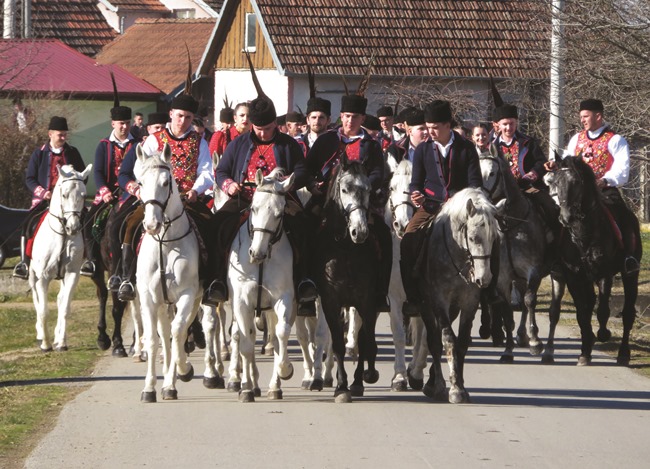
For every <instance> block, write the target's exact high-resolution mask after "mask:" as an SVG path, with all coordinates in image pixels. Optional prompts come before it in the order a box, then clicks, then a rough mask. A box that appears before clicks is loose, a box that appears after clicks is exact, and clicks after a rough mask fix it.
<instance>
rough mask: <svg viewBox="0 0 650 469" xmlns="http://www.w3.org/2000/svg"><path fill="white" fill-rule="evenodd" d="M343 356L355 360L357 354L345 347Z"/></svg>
mask: <svg viewBox="0 0 650 469" xmlns="http://www.w3.org/2000/svg"><path fill="white" fill-rule="evenodd" d="M345 356H346V357H350V358H357V352H356V350H354V349H353V348H352V347H345Z"/></svg>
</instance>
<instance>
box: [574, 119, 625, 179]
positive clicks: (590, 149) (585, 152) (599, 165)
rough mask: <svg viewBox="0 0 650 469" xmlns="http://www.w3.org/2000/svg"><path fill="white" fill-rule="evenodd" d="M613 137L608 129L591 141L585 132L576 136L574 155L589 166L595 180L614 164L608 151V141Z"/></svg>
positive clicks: (612, 133)
mask: <svg viewBox="0 0 650 469" xmlns="http://www.w3.org/2000/svg"><path fill="white" fill-rule="evenodd" d="M614 135H616V134H615V133H614V132H612V131H611V130H610V129H605V130H604V131H603V133H602V134H600V136H598V137H596V138H595V139H593V140H592V139H591V138H589V135H588V134H587V131H586V130H583V131H582V132H580V133H579V134H578V143H577V144H576V155H580V156H582V159H583V160H584V162H585V163H587V164H588V165H589V166H591V169H592V170H593V171H594V174H595V175H596V179H600V178H602V177H603V176H604V175H605V173H606V172H607V171H609V169H610V168H611V167H612V164H614V157H613V156H612V154H611V153H610V152H609V149H608V145H609V141H610V140H611V139H612V137H613V136H614Z"/></svg>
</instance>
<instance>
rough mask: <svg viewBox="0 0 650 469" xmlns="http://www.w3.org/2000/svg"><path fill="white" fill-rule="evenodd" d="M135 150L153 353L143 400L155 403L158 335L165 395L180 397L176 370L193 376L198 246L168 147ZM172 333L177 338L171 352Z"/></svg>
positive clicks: (141, 288)
mask: <svg viewBox="0 0 650 469" xmlns="http://www.w3.org/2000/svg"><path fill="white" fill-rule="evenodd" d="M136 154H137V158H138V161H137V164H136V176H137V178H138V181H139V182H140V184H141V188H140V198H141V200H142V203H143V205H144V220H143V222H142V223H143V226H144V230H145V236H144V238H143V240H142V244H141V247H140V253H139V255H138V265H137V275H136V278H137V282H136V285H137V291H138V296H139V298H140V305H141V309H142V321H143V326H144V337H145V346H146V347H147V352H148V353H147V375H146V377H145V386H144V389H143V391H142V396H141V400H142V401H143V402H156V389H155V387H156V351H157V349H158V341H159V337H158V336H159V335H160V337H162V344H163V373H164V380H163V387H162V397H163V399H177V398H178V392H177V390H176V378H177V372H178V378H180V379H181V381H189V380H191V379H192V377H193V376H194V369H193V368H192V364H191V363H189V362H188V361H187V355H186V353H185V349H184V343H185V339H186V338H187V329H188V327H189V325H190V324H191V322H192V319H193V316H194V311H195V308H194V306H195V301H196V300H197V299H198V298H200V294H201V288H200V285H199V271H198V266H199V245H198V241H197V238H196V235H195V234H194V233H193V230H192V227H191V225H190V221H189V218H188V217H189V215H187V213H186V212H185V209H184V207H183V203H182V201H181V198H180V194H179V192H178V187H177V185H176V181H175V179H174V177H173V175H172V169H171V166H170V164H169V162H170V158H171V150H170V148H169V146H167V145H165V146H164V148H163V151H162V154H161V155H160V156H158V155H152V156H147V155H145V154H144V152H143V151H142V148H141V147H140V146H138V147H137V148H136ZM138 165H139V167H138ZM172 306H173V307H172ZM173 309H175V310H176V315H175V316H174V315H173ZM208 314H209V312H208ZM169 337H171V339H172V340H171V353H170V343H169V342H170V341H169Z"/></svg>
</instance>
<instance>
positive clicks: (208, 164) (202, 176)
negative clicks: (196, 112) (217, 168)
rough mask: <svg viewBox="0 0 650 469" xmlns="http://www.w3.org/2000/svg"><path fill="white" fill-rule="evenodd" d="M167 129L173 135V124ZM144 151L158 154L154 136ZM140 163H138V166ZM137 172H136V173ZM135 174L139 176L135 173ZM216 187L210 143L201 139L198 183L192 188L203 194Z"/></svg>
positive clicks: (147, 139) (149, 137) (168, 124)
mask: <svg viewBox="0 0 650 469" xmlns="http://www.w3.org/2000/svg"><path fill="white" fill-rule="evenodd" d="M166 127H167V129H168V130H169V131H170V133H171V123H169V122H168V123H167V126H166ZM191 131H192V128H191V127H190V129H189V130H188V131H187V132H185V133H184V134H183V135H181V136H180V137H177V138H185V137H187V135H188V134H189V133H190V132H191ZM142 149H143V150H144V152H145V154H147V155H155V154H157V153H158V140H157V139H156V137H155V136H154V135H149V136H148V137H147V138H146V140H145V141H144V143H143V144H142ZM137 164H138V162H137V161H136V165H137ZM134 172H135V171H134ZM135 174H138V173H137V172H135ZM213 186H214V171H213V169H212V158H211V157H210V149H209V148H208V142H206V141H205V139H204V138H200V139H199V164H198V166H197V168H196V181H194V185H193V186H192V190H194V191H195V192H196V193H197V194H203V193H205V192H206V191H211V190H212V188H213Z"/></svg>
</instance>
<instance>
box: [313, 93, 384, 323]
mask: <svg viewBox="0 0 650 469" xmlns="http://www.w3.org/2000/svg"><path fill="white" fill-rule="evenodd" d="M367 105H368V100H367V99H366V98H364V97H363V96H360V95H344V96H342V97H341V114H340V117H341V126H340V127H338V128H336V129H333V130H330V131H328V132H326V133H325V134H323V135H321V136H320V137H319V138H318V140H316V142H315V143H314V146H313V147H312V148H311V150H309V153H308V154H307V168H308V170H309V173H310V175H312V177H313V178H314V180H313V181H311V183H310V184H309V186H308V188H309V190H310V191H311V193H312V196H313V197H314V198H315V199H314V200H315V202H316V204H318V203H323V202H324V194H326V193H327V185H328V183H329V180H330V177H331V173H332V169H333V168H334V166H335V165H336V164H337V163H338V162H339V160H340V158H341V156H343V154H345V155H346V156H347V158H348V159H349V160H359V161H361V163H362V164H363V165H364V166H365V167H366V170H367V173H368V179H369V181H370V186H371V188H372V191H371V197H370V207H371V211H372V212H373V213H372V215H373V216H372V224H371V226H370V229H371V232H372V233H373V235H374V236H375V238H376V239H377V241H378V243H379V246H380V250H381V263H380V269H381V272H380V275H379V287H378V291H377V297H376V299H375V303H376V305H377V310H378V311H390V306H389V305H388V301H387V294H388V285H389V283H390V271H391V267H392V262H393V255H392V251H393V246H392V239H391V235H390V230H389V228H388V226H387V225H386V223H385V222H384V210H385V202H386V200H385V193H384V192H383V191H381V189H382V187H383V185H384V184H383V183H384V156H383V152H382V149H381V145H380V144H379V142H377V141H376V140H375V139H373V138H372V137H371V136H370V135H368V133H367V132H366V131H365V130H364V129H363V128H362V125H363V123H364V119H365V116H366V106H367ZM378 194H380V195H378Z"/></svg>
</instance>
